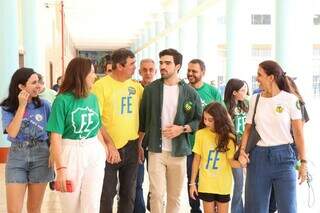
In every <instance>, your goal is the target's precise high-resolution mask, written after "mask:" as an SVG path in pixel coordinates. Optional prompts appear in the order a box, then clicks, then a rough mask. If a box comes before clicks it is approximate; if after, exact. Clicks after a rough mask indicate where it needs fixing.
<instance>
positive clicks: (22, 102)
mask: <svg viewBox="0 0 320 213" xmlns="http://www.w3.org/2000/svg"><path fill="white" fill-rule="evenodd" d="M29 96H30V94H29V93H28V92H27V91H25V90H21V91H20V93H19V95H18V100H19V106H20V107H25V106H27V103H28V99H29Z"/></svg>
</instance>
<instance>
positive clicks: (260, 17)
mask: <svg viewBox="0 0 320 213" xmlns="http://www.w3.org/2000/svg"><path fill="white" fill-rule="evenodd" d="M251 24H252V25H270V24H271V15H270V14H252V15H251Z"/></svg>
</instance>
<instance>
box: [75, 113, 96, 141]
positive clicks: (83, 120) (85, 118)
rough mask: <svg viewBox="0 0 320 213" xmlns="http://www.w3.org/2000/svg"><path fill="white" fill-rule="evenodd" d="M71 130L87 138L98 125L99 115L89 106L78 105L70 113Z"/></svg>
mask: <svg viewBox="0 0 320 213" xmlns="http://www.w3.org/2000/svg"><path fill="white" fill-rule="evenodd" d="M71 120H72V126H73V131H74V133H75V134H79V138H80V139H83V138H87V137H88V136H89V134H90V133H91V132H92V131H93V130H95V129H96V128H97V127H98V126H99V115H98V114H97V113H96V112H95V111H93V110H92V109H90V108H89V107H85V108H81V107H78V108H76V109H75V110H74V111H72V113H71Z"/></svg>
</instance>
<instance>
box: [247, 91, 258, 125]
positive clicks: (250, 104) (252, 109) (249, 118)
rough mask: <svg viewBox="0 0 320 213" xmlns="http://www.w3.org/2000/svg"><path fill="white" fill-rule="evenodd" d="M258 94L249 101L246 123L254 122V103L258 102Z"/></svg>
mask: <svg viewBox="0 0 320 213" xmlns="http://www.w3.org/2000/svg"><path fill="white" fill-rule="evenodd" d="M256 99H257V94H255V95H253V96H252V97H251V99H250V102H249V111H248V114H247V117H246V123H247V124H252V117H253V111H254V105H255V103H256Z"/></svg>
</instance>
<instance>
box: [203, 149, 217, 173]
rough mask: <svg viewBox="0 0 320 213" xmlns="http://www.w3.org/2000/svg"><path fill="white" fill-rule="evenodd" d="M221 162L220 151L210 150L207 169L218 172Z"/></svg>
mask: <svg viewBox="0 0 320 213" xmlns="http://www.w3.org/2000/svg"><path fill="white" fill-rule="evenodd" d="M219 160H220V158H219V151H217V150H209V151H208V160H207V163H206V169H208V170H217V169H219V168H218V166H217V164H218V161H219Z"/></svg>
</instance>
